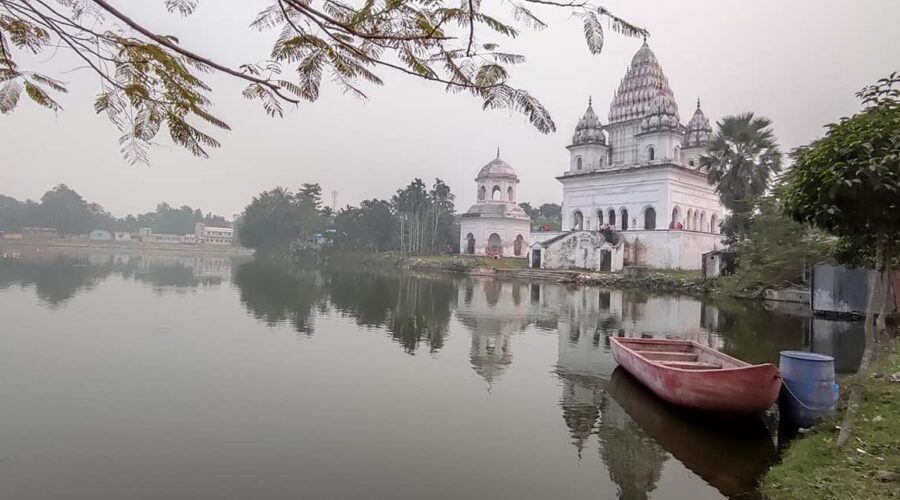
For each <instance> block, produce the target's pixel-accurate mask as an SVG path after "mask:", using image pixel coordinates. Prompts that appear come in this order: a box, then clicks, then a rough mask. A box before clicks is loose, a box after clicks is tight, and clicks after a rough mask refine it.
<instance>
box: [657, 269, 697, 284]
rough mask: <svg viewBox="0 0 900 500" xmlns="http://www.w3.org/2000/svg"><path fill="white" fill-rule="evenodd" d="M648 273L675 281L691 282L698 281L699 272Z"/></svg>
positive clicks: (667, 270) (670, 271)
mask: <svg viewBox="0 0 900 500" xmlns="http://www.w3.org/2000/svg"><path fill="white" fill-rule="evenodd" d="M649 273H650V274H651V275H657V276H660V277H664V278H669V279H675V280H685V281H691V280H698V279H700V271H696V270H693V271H692V270H688V269H650V270H649Z"/></svg>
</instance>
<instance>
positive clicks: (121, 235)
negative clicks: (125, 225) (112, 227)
mask: <svg viewBox="0 0 900 500" xmlns="http://www.w3.org/2000/svg"><path fill="white" fill-rule="evenodd" d="M113 239H115V240H116V241H134V235H133V234H131V233H125V232H120V231H116V232H115V233H113Z"/></svg>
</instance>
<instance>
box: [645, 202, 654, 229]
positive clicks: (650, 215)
mask: <svg viewBox="0 0 900 500" xmlns="http://www.w3.org/2000/svg"><path fill="white" fill-rule="evenodd" d="M644 229H656V210H654V209H653V207H647V210H644Z"/></svg>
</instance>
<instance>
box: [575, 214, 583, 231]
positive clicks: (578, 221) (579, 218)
mask: <svg viewBox="0 0 900 500" xmlns="http://www.w3.org/2000/svg"><path fill="white" fill-rule="evenodd" d="M572 229H574V230H576V231H581V230H582V229H584V215H583V214H582V213H581V211H580V210H576V211H575V214H574V215H573V216H572Z"/></svg>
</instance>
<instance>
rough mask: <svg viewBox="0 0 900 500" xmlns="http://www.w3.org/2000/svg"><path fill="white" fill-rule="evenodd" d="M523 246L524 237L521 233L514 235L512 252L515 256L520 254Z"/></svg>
mask: <svg viewBox="0 0 900 500" xmlns="http://www.w3.org/2000/svg"><path fill="white" fill-rule="evenodd" d="M523 246H525V238H523V237H522V235H521V234H520V235H518V236H516V239H515V241H513V254H514V255H515V256H516V257H521V256H522V247H523Z"/></svg>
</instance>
